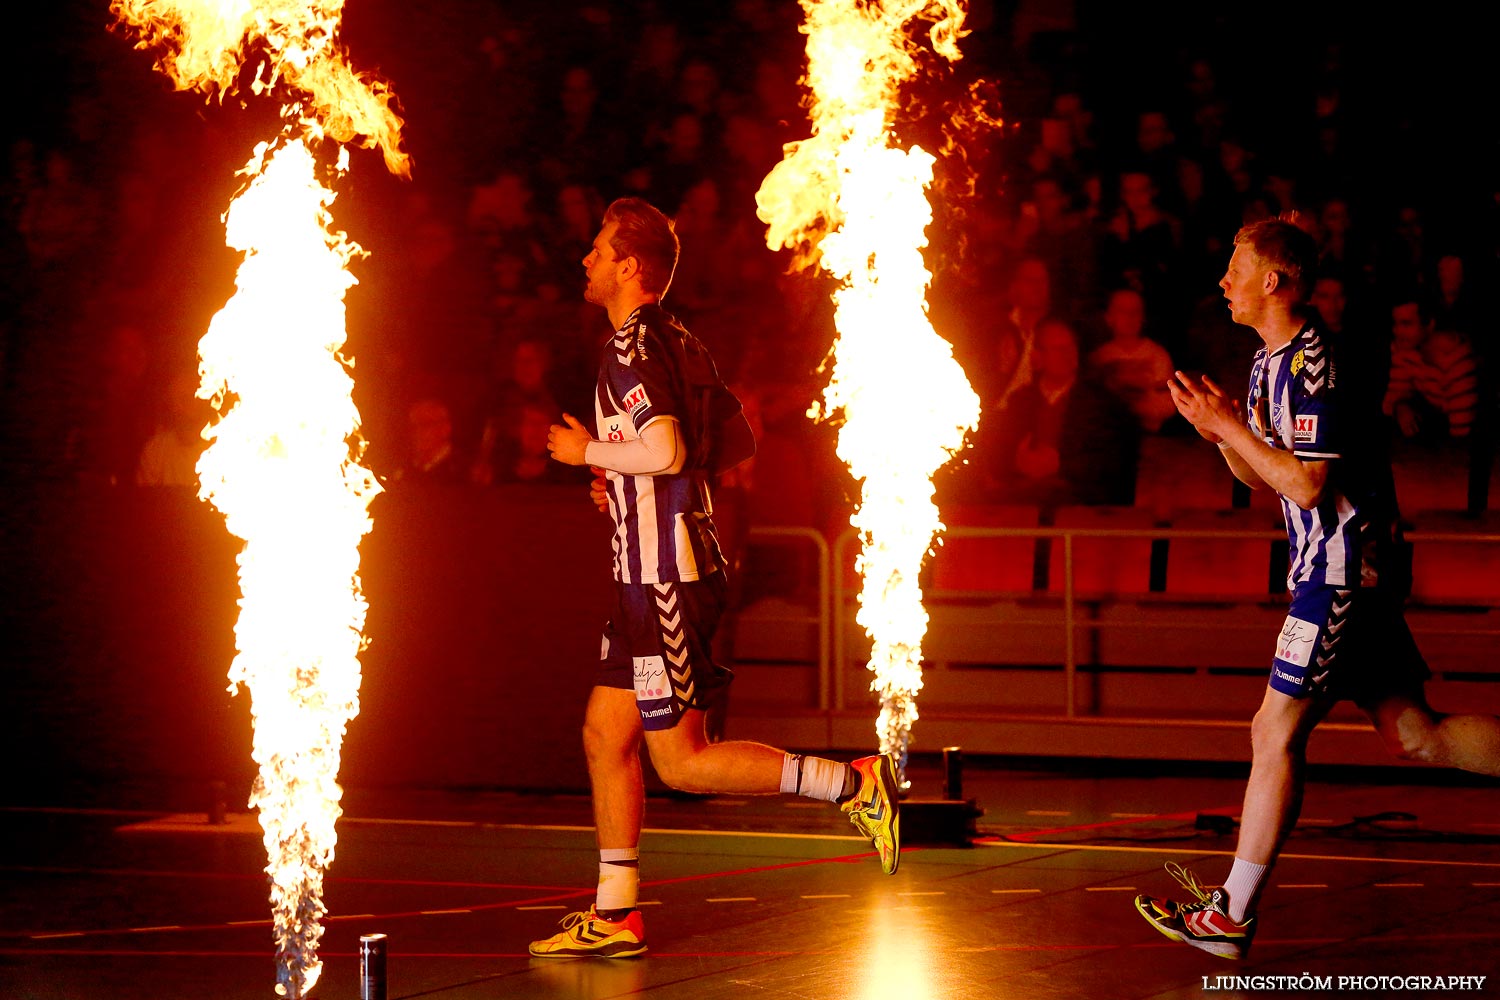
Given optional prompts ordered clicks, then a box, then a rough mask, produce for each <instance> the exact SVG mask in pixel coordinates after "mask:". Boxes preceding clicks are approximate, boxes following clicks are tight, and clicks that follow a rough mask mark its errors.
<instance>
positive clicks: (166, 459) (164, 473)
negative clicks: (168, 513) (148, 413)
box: [135, 375, 212, 488]
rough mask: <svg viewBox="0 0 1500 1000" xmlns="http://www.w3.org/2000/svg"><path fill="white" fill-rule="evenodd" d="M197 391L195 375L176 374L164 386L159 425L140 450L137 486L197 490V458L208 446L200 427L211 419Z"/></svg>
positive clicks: (204, 402)
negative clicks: (178, 487) (175, 376)
mask: <svg viewBox="0 0 1500 1000" xmlns="http://www.w3.org/2000/svg"><path fill="white" fill-rule="evenodd" d="M197 392H198V379H197V376H196V375H179V376H178V377H177V378H174V379H172V381H171V383H170V384H169V385H168V386H167V388H166V391H165V393H164V395H163V398H162V403H163V406H164V409H165V414H164V416H163V419H162V422H161V423H160V424H159V425H158V427H157V430H156V433H155V434H153V435H151V437H150V438H149V439H148V440H147V441H146V444H145V446H144V447H142V448H141V459H140V463H139V464H138V465H137V467H136V472H135V482H136V485H137V486H191V487H194V488H196V487H197V485H198V458H199V456H201V455H202V454H203V450H204V449H205V448H207V447H208V441H206V440H205V439H204V437H203V428H205V427H207V426H208V422H209V419H210V417H211V416H212V408H211V407H210V406H209V403H208V400H206V399H199V398H198V396H197Z"/></svg>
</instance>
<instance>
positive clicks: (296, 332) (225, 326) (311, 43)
mask: <svg viewBox="0 0 1500 1000" xmlns="http://www.w3.org/2000/svg"><path fill="white" fill-rule="evenodd" d="M111 9H112V11H113V13H114V14H115V16H116V17H117V18H118V19H119V20H120V22H121V23H122V24H124V25H126V26H127V27H129V28H131V29H133V30H134V31H135V33H136V34H137V35H138V37H139V39H140V40H139V43H138V47H140V48H146V49H151V50H155V51H158V52H160V53H161V54H160V56H159V59H158V62H157V67H158V68H159V69H161V70H163V71H164V72H166V73H167V74H168V75H169V76H170V77H171V78H172V80H173V81H174V82H175V83H176V85H177V87H178V88H179V89H182V90H200V91H204V92H206V93H207V94H208V95H209V96H210V98H212V96H214V95H215V94H217V95H218V96H219V99H220V100H221V101H222V99H223V97H224V96H225V95H227V94H229V93H232V92H233V91H234V90H235V89H236V88H237V86H238V83H239V79H240V76H241V73H242V69H243V66H244V63H245V61H246V60H247V59H250V58H253V59H255V60H257V64H256V69H255V75H254V77H253V79H252V80H251V82H250V84H249V87H250V89H251V90H253V91H254V92H255V93H257V94H265V93H270V92H272V91H273V90H274V91H277V92H280V93H284V94H286V95H287V96H286V97H285V98H284V100H283V102H282V117H283V119H284V121H285V122H286V124H285V126H284V128H283V131H282V133H281V134H280V135H279V136H278V137H276V138H275V139H274V140H272V141H268V142H263V143H261V144H260V145H258V146H257V147H256V149H255V152H254V155H253V156H252V158H251V160H250V162H249V164H248V165H247V166H246V167H245V169H244V170H243V174H244V175H245V176H246V177H247V178H248V180H247V182H246V184H245V186H244V188H243V189H242V190H241V191H240V193H239V194H238V195H236V196H235V199H234V200H233V202H232V203H231V204H230V207H229V210H228V212H227V213H226V215H225V224H226V238H227V241H228V243H229V245H230V246H231V247H233V248H234V249H236V250H239V251H241V252H243V253H244V255H245V256H244V259H243V261H242V262H241V264H240V267H239V271H238V273H237V275H236V278H235V286H236V291H235V294H234V296H233V297H232V298H231V299H230V300H229V302H228V303H227V304H225V306H224V307H223V308H222V309H221V310H220V311H219V313H218V314H217V315H216V316H215V317H214V319H213V321H212V323H211V324H210V326H209V329H208V332H207V333H206V334H205V335H204V336H203V338H202V340H200V341H199V344H198V357H199V366H198V371H199V388H198V395H199V396H201V397H203V398H205V399H211V400H213V402H214V405H215V408H216V409H217V410H218V411H219V414H220V419H219V420H218V421H217V422H216V423H215V424H213V425H212V426H210V427H209V428H206V429H205V431H204V436H205V437H206V438H208V439H209V440H210V441H211V442H212V443H211V445H210V447H209V448H208V449H207V451H205V452H204V454H203V456H202V458H201V459H200V461H199V463H198V475H199V483H200V489H199V496H200V497H201V498H202V499H205V500H208V501H211V502H212V503H213V504H214V506H215V507H217V508H218V509H219V510H220V511H221V512H222V513H223V514H224V517H225V523H226V526H227V527H228V529H229V531H230V532H231V533H232V534H234V535H235V536H236V537H238V538H241V539H243V540H244V542H245V545H244V547H243V549H242V550H241V551H240V554H239V557H238V563H239V579H240V593H241V597H240V601H239V605H240V616H239V620H238V622H237V624H236V626H235V646H236V649H237V654H236V656H235V659H234V663H233V664H232V666H231V667H230V671H229V680H230V685H229V690H230V692H231V693H233V692H235V691H237V689H238V686H239V685H240V684H243V685H245V687H246V688H248V689H249V691H250V698H251V715H252V719H253V722H254V727H255V737H254V747H253V750H252V755H253V757H254V759H255V762H256V764H257V765H258V775H257V778H256V781H255V785H254V788H253V789H252V791H251V796H250V802H249V804H250V806H252V807H253V808H255V809H257V810H258V812H259V816H260V823H261V828H262V830H263V831H264V841H265V847H266V854H267V859H268V860H267V865H266V873H267V874H268V875H269V876H270V880H271V907H272V916H273V922H274V925H275V940H276V978H277V985H276V992H277V993H279V994H281V995H282V996H290V997H302V996H305V995H306V994H307V993H308V991H309V990H311V989H312V988H313V986H314V985H315V984H316V983H317V981H318V977H319V975H320V973H321V971H322V963H321V962H320V961H319V959H318V955H317V949H318V942H319V940H320V939H321V938H322V935H323V928H322V926H321V924H320V923H319V921H320V920H321V918H322V917H323V915H324V913H325V912H326V910H325V907H324V905H323V875H324V872H325V871H326V870H327V869H328V867H329V865H330V864H332V862H333V855H334V845H335V843H336V841H337V835H336V832H335V829H334V825H335V823H336V822H337V820H338V817H339V816H340V814H341V812H342V810H341V809H340V806H339V802H340V799H341V798H342V794H343V793H342V790H341V789H340V788H339V786H338V783H337V780H336V779H337V777H338V769H339V756H340V748H341V747H342V745H343V739H344V731H345V728H346V727H347V725H348V723H349V721H350V720H351V719H353V718H354V716H355V715H356V714H358V712H359V683H360V668H359V653H360V650H361V649H362V648H363V645H364V640H363V638H362V635H361V633H362V630H363V628H364V622H365V612H366V604H365V601H364V598H363V596H362V595H361V592H360V585H359V542H360V539H361V538H362V537H363V536H364V535H365V534H366V533H367V532H368V531H369V530H370V527H371V521H370V515H369V504H370V501H371V500H372V499H373V498H374V497H375V495H376V494H378V493H379V492H380V487H379V485H378V483H377V482H376V480H375V477H374V476H373V475H372V474H371V473H370V472H369V470H367V469H365V468H364V467H363V466H361V465H360V463H359V460H360V454H361V452H362V450H363V444H362V441H361V440H360V438H359V424H360V420H359V411H358V410H357V409H356V407H355V405H354V401H353V398H352V392H353V385H354V382H353V378H352V377H351V375H350V367H351V363H350V362H348V361H347V360H346V359H345V358H344V357H343V356H342V354H341V351H342V349H343V347H344V342H345V323H344V318H345V317H344V295H345V293H346V292H347V291H348V289H349V288H350V287H351V286H352V285H353V284H354V283H355V280H354V277H353V276H352V275H351V274H350V273H349V271H348V263H349V261H350V259H351V258H352V257H353V256H355V255H356V254H358V253H361V251H360V249H359V248H358V247H357V246H356V245H354V244H353V243H351V242H349V241H348V239H347V238H346V237H345V236H344V234H343V233H340V232H336V231H335V230H334V229H333V228H332V216H331V215H330V212H329V206H330V205H331V204H332V202H333V198H334V196H333V193H332V191H330V190H329V189H328V188H327V187H325V186H324V184H323V183H322V182H321V181H320V180H319V174H320V171H321V172H324V173H327V174H331V175H333V176H335V177H336V176H341V175H342V174H343V173H344V171H345V170H347V169H348V161H349V157H348V150H347V149H346V148H345V146H344V144H345V143H355V144H358V145H362V146H366V147H372V146H373V147H379V149H380V150H381V152H382V154H383V155H384V158H385V162H386V165H387V167H389V169H391V170H392V171H393V172H395V173H397V174H400V175H402V176H408V175H409V172H410V161H409V159H408V157H407V155H406V153H405V152H403V151H402V149H401V144H400V142H401V120H400V118H399V117H397V115H396V114H395V112H394V111H393V110H392V107H391V102H392V94H391V92H390V89H389V87H388V86H387V85H386V84H385V83H383V82H382V81H379V80H376V79H373V78H371V77H369V76H366V75H361V74H359V73H356V72H355V71H354V70H353V69H352V68H350V66H349V64H348V61H347V59H346V56H345V52H344V50H343V47H342V46H341V45H340V43H339V41H338V32H339V24H340V18H341V16H342V9H343V3H342V0H324V2H295V3H294V2H289V0H281V2H273V0H218V2H210V0H196V2H195V0H113V3H112V7H111ZM330 150H331V151H332V152H333V155H332V156H331V157H327V156H325V157H324V159H325V161H326V160H328V159H331V160H332V162H331V163H327V162H325V163H324V165H323V166H322V167H320V165H319V158H318V157H317V156H315V151H320V152H324V153H326V152H328V151H330Z"/></svg>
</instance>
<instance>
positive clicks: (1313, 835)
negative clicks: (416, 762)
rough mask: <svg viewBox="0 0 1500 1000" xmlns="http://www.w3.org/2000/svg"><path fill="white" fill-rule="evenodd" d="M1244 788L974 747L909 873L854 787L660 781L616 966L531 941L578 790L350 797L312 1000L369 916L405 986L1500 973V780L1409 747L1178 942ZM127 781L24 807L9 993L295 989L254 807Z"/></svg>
mask: <svg viewBox="0 0 1500 1000" xmlns="http://www.w3.org/2000/svg"><path fill="white" fill-rule="evenodd" d="M911 777H912V779H913V789H914V795H916V794H917V793H919V792H921V791H922V790H923V788H924V787H925V788H928V789H935V788H936V787H937V784H938V781H939V778H938V776H937V774H936V771H935V769H933V768H929V769H927V770H923V769H922V768H921V767H920V764H918V765H914V767H913V770H912V773H911ZM1241 780H1242V779H1241V777H1240V776H1238V775H1236V774H1233V773H1228V772H1220V773H1216V774H1212V775H1206V776H1205V775H1185V774H1176V775H1158V776H1153V775H1151V774H1148V773H1141V772H1137V773H1115V774H1113V775H1110V776H1104V777H1099V776H1091V775H1088V774H1085V773H1083V769H1081V768H1078V767H1074V768H1070V769H1068V770H1040V769H1031V770H1020V769H1016V768H1013V767H1005V766H999V765H993V764H992V765H989V766H984V767H975V766H970V767H969V768H968V769H967V774H966V776H965V786H964V790H965V792H966V794H967V795H968V796H970V797H972V798H974V800H975V801H976V803H977V805H978V807H979V808H981V809H983V810H984V814H983V815H982V816H981V817H980V818H979V820H978V829H977V834H978V836H977V837H976V838H975V840H974V842H973V843H972V845H971V846H967V847H964V846H942V845H923V844H913V845H911V846H910V847H909V848H908V849H907V850H906V852H905V853H904V856H903V859H902V863H901V869H900V871H899V872H897V873H896V874H895V875H894V876H890V877H886V876H883V875H882V874H881V873H880V869H879V866H878V864H877V863H876V861H875V860H874V859H873V856H872V855H871V854H870V852H869V851H868V849H867V845H865V844H864V843H863V842H862V841H859V840H857V839H854V838H853V837H852V836H851V835H849V833H850V832H851V831H848V827H847V826H846V825H845V823H844V820H843V819H842V817H841V816H839V815H838V813H837V812H836V810H834V809H833V808H832V807H829V806H826V805H822V804H818V803H811V802H807V801H804V800H796V799H791V800H785V799H780V798H764V799H759V798H754V799H747V798H686V797H660V796H659V797H654V798H653V800H652V801H651V803H650V805H649V807H648V815H647V825H648V827H649V830H648V832H647V833H646V835H645V837H644V840H643V843H642V859H643V861H642V889H641V900H642V907H643V912H644V915H645V920H646V927H647V935H648V942H649V945H650V951H649V953H648V954H647V955H645V956H643V957H640V958H636V959H624V960H613V961H611V960H598V959H588V960H537V959H531V958H530V957H528V955H527V952H526V945H527V942H528V941H529V940H531V939H532V938H536V937H541V936H545V935H546V934H548V933H550V932H551V930H552V929H553V928H554V925H555V923H556V922H557V921H558V920H559V919H560V918H561V917H562V916H564V915H565V914H566V913H567V912H568V911H569V910H571V909H575V908H586V907H587V905H588V903H589V902H590V901H591V899H592V894H593V880H594V872H595V859H596V856H595V853H594V845H593V840H592V831H591V828H590V825H589V813H588V802H587V800H586V799H585V798H583V797H581V796H577V795H543V794H530V793H528V794H515V793H499V792H430V793H416V792H410V791H406V792H384V793H376V792H359V791H351V792H350V794H349V795H348V797H347V800H346V813H345V817H344V819H343V820H341V822H340V825H339V844H338V853H337V858H336V860H335V862H334V864H333V866H332V868H331V870H330V873H329V879H328V883H327V891H326V902H327V906H328V911H329V912H328V916H327V917H326V918H325V921H324V925H325V927H326V928H327V933H326V936H325V937H324V939H323V944H322V948H321V954H322V956H323V958H324V960H325V968H324V971H323V976H322V981H321V982H320V983H319V984H318V985H317V987H316V988H315V989H314V990H313V992H312V996H314V997H324V998H327V1000H338V998H356V997H359V995H360V980H359V963H358V947H359V945H358V943H359V938H360V936H361V935H362V934H368V933H372V932H380V933H384V934H386V935H388V939H387V940H388V957H387V980H388V982H387V991H388V992H387V995H388V996H389V997H390V998H392V1000H394V998H414V997H431V998H436V1000H479V998H501V997H504V998H568V1000H575V998H589V1000H593V998H606V997H638V996H639V997H651V998H662V1000H668V998H672V1000H676V998H683V1000H714V998H721V997H722V998H730V997H733V998H736V1000H745V998H759V997H765V998H807V1000H842V998H851V1000H856V998H857V1000H937V998H954V1000H960V998H962V1000H974V998H990V997H995V998H1011V997H1015V998H1023V997H1024V998H1028V1000H1035V998H1049V997H1090V998H1110V1000H1115V998H1118V1000H1126V998H1148V997H1150V998H1158V997H1192V998H1202V997H1205V996H1223V997H1233V996H1266V995H1293V994H1294V993H1295V994H1298V995H1307V994H1308V993H1309V992H1310V990H1309V989H1308V987H1310V986H1312V985H1313V984H1315V983H1318V982H1319V981H1320V980H1321V981H1322V983H1324V984H1329V985H1331V990H1330V991H1329V992H1327V993H1326V994H1320V995H1333V996H1339V995H1348V996H1356V995H1358V996H1365V997H1370V996H1396V995H1401V996H1459V995H1473V996H1484V995H1497V994H1500V787H1497V785H1496V784H1495V783H1493V782H1485V781H1482V780H1478V779H1476V780H1473V781H1454V780H1452V779H1448V778H1446V776H1443V777H1439V776H1438V775H1437V773H1435V772H1431V771H1425V770H1420V769H1416V768H1407V769H1400V770H1394V771H1391V772H1385V771H1382V772H1380V773H1378V774H1375V775H1369V774H1366V775H1363V776H1359V775H1356V776H1354V777H1348V776H1341V777H1328V778H1316V779H1315V780H1314V781H1313V782H1312V783H1311V784H1310V786H1309V789H1308V795H1307V800H1306V805H1305V807H1304V810H1303V819H1302V822H1301V823H1300V824H1299V826H1298V828H1297V830H1296V831H1295V832H1294V834H1293V836H1292V838H1291V840H1290V842H1289V844H1288V846H1287V849H1286V854H1285V856H1284V858H1283V861H1282V863H1281V865H1280V866H1279V867H1278V868H1277V869H1276V870H1275V872H1274V874H1273V876H1272V878H1271V884H1270V888H1269V889H1268V890H1267V892H1266V894H1265V897H1264V902H1263V904H1262V907H1261V911H1260V929H1259V934H1258V937H1257V939H1256V942H1255V946H1254V948H1253V950H1252V952H1251V953H1250V956H1249V958H1248V959H1247V960H1246V961H1244V962H1239V963H1234V962H1228V961H1224V960H1222V959H1216V958H1213V957H1211V956H1208V955H1205V954H1203V953H1201V952H1198V951H1194V950H1192V949H1189V948H1187V947H1185V946H1183V945H1180V944H1175V943H1173V942H1170V941H1168V940H1166V939H1165V938H1163V937H1161V936H1159V935H1158V934H1157V933H1156V932H1155V931H1154V930H1153V929H1152V928H1151V927H1149V926H1148V925H1147V924H1146V923H1145V922H1144V921H1143V920H1142V919H1141V918H1140V917H1139V916H1138V915H1137V914H1136V913H1135V911H1134V908H1133V907H1132V905H1131V900H1132V898H1133V897H1134V895H1135V894H1136V893H1137V892H1141V891H1150V892H1156V893H1167V892H1169V891H1170V890H1173V889H1175V884H1174V883H1173V882H1172V880H1171V878H1170V877H1169V876H1168V875H1167V874H1166V872H1165V871H1164V870H1163V868H1162V865H1163V863H1164V862H1166V861H1177V862H1180V863H1184V864H1187V865H1189V866H1192V867H1195V868H1197V869H1198V870H1199V872H1200V873H1201V874H1202V875H1203V877H1204V880H1205V882H1208V883H1210V884H1213V883H1216V882H1218V881H1219V880H1221V879H1222V876H1223V874H1224V873H1225V871H1227V868H1228V864H1229V856H1230V852H1231V851H1232V848H1233V835H1232V833H1230V832H1227V830H1228V827H1229V826H1230V825H1231V824H1232V822H1233V816H1234V814H1235V813H1236V812H1237V810H1238V798H1239V792H1240V787H1241ZM148 797H149V796H148ZM134 798H135V799H136V801H133V802H131V803H129V807H121V806H120V804H118V803H114V804H112V803H110V802H109V796H108V795H93V796H80V800H81V801H80V802H79V803H78V804H76V805H71V804H67V803H49V804H47V805H45V806H43V805H37V804H28V803H16V804H13V805H10V806H8V807H6V808H5V810H4V816H3V820H4V826H5V828H6V830H7V836H6V838H5V839H6V842H7V843H8V844H9V845H10V846H9V847H7V848H5V850H4V854H3V863H0V997H5V998H14V1000H22V998H25V1000H32V998H35V1000H43V998H47V1000H51V998H68V1000H75V998H95V997H98V998H112V1000H130V998H136V997H140V998H147V997H149V998H153V1000H161V998H168V1000H177V998H183V1000H186V998H202V1000H233V998H241V997H244V998H268V997H272V996H274V993H273V987H274V983H275V970H274V963H273V958H272V947H271V930H270V923H269V907H268V905H267V904H266V902H265V893H266V884H265V877H264V875H263V874H262V873H261V868H262V867H263V865H264V855H263V853H262V848H261V844H260V840H259V836H258V830H257V828H256V827H255V826H254V824H253V821H252V818H251V817H250V816H248V815H235V814H232V813H231V815H229V816H228V818H227V822H225V823H223V824H211V823H209V822H208V818H207V816H206V815H205V814H202V813H192V812H189V813H174V812H172V811H171V810H170V809H153V808H150V807H149V803H143V802H141V801H139V799H140V795H139V794H137V795H135V796H134ZM83 799H87V800H88V801H82V800H83ZM1178 895H1179V896H1180V895H1181V893H1180V892H1179V893H1178ZM1221 976H1222V977H1235V978H1229V979H1220V978H1219V977H1221ZM1480 976H1483V977H1487V978H1486V979H1485V980H1484V981H1483V984H1482V986H1481V985H1479V983H1478V981H1477V977H1480ZM1205 977H1207V978H1205ZM1275 977H1293V978H1294V979H1297V980H1300V981H1301V983H1302V986H1301V988H1297V987H1291V988H1289V989H1282V990H1278V989H1275V988H1274V987H1276V986H1278V985H1281V986H1286V985H1288V984H1287V983H1286V981H1285V980H1282V979H1279V978H1275ZM1381 977H1385V978H1384V979H1383V980H1382V978H1381ZM1392 977H1399V978H1392ZM1421 977H1428V978H1427V982H1428V983H1438V982H1441V983H1442V984H1443V985H1442V987H1441V988H1435V987H1433V986H1431V985H1429V986H1428V987H1427V988H1425V989H1424V988H1423V979H1422V978H1421ZM1459 977H1471V978H1469V979H1467V980H1459ZM1356 980H1357V981H1358V982H1359V984H1360V985H1358V986H1355V985H1353V983H1354V981H1356ZM1459 982H1462V983H1463V984H1465V985H1454V984H1455V983H1459ZM1382 983H1383V984H1384V985H1382ZM1398 983H1399V985H1398Z"/></svg>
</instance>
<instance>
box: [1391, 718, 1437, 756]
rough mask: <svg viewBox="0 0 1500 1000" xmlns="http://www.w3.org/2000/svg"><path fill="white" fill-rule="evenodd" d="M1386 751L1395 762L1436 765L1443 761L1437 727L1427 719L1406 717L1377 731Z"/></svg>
mask: <svg viewBox="0 0 1500 1000" xmlns="http://www.w3.org/2000/svg"><path fill="white" fill-rule="evenodd" d="M1377 732H1379V733H1380V739H1381V741H1382V742H1384V743H1385V749H1386V751H1387V752H1388V753H1389V754H1390V755H1391V756H1392V757H1395V758H1396V759H1397V760H1405V761H1412V762H1413V763H1418V764H1436V763H1438V762H1440V761H1441V760H1442V759H1443V753H1442V745H1441V738H1440V734H1439V733H1438V727H1437V726H1436V725H1435V724H1434V723H1433V722H1432V721H1431V720H1429V719H1425V718H1417V717H1408V718H1405V719H1402V720H1401V721H1400V723H1399V724H1390V725H1384V726H1380V727H1379V728H1378V729H1377Z"/></svg>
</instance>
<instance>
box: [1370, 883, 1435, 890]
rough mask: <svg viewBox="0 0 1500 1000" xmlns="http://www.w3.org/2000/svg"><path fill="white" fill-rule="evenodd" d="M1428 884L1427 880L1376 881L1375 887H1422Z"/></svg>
mask: <svg viewBox="0 0 1500 1000" xmlns="http://www.w3.org/2000/svg"><path fill="white" fill-rule="evenodd" d="M1426 884H1427V883H1425V882H1376V883H1374V885H1375V888H1377V889H1421V888H1423V887H1424V886H1425V885H1426Z"/></svg>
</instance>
